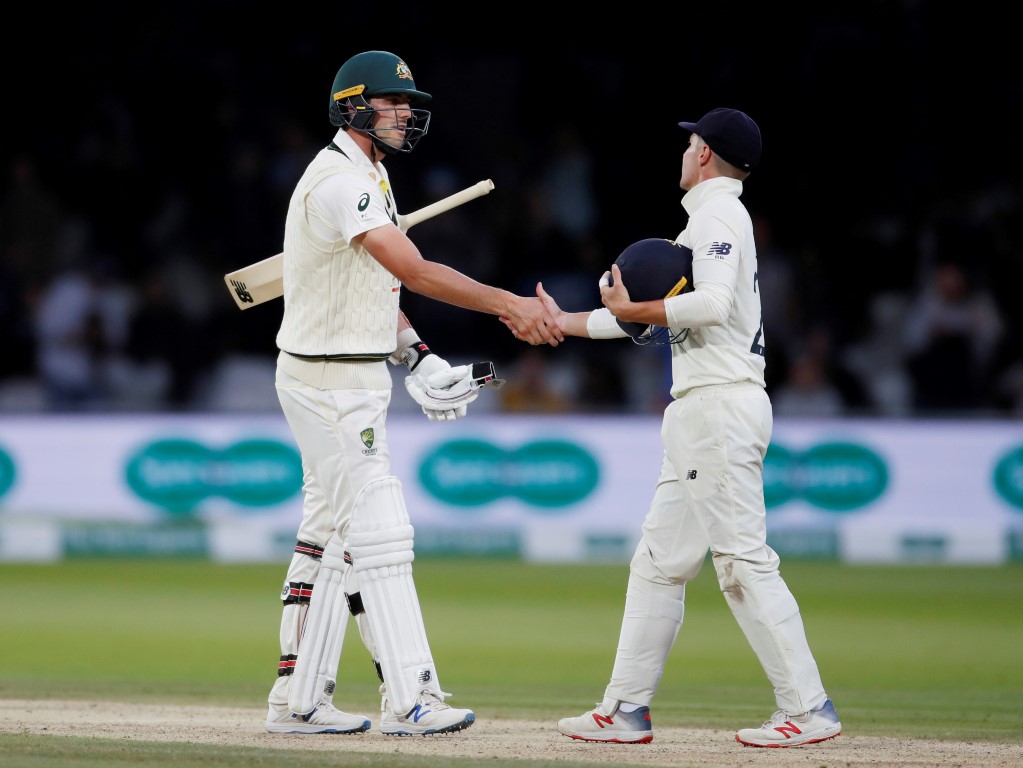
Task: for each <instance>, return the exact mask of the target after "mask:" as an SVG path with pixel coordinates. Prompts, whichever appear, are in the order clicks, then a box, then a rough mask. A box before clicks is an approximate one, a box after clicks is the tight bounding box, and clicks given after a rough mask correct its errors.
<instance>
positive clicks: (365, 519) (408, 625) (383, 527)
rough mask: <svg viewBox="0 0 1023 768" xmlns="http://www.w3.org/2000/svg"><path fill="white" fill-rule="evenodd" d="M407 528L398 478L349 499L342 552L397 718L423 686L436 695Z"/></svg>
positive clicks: (382, 480)
mask: <svg viewBox="0 0 1023 768" xmlns="http://www.w3.org/2000/svg"><path fill="white" fill-rule="evenodd" d="M412 539H413V530H412V526H411V525H410V524H409V517H408V511H407V510H406V509H405V500H404V497H403V495H402V491H401V483H400V482H399V481H398V478H396V477H393V476H387V477H383V478H380V479H379V480H374V481H373V482H372V483H370V484H368V485H367V486H366V487H365V488H363V490H362V492H361V493H360V494H359V497H358V499H356V501H355V509H354V510H353V512H352V522H351V526H350V528H349V541H348V551H349V553H350V554H351V556H352V567H353V568H354V569H355V571H356V573H357V575H358V579H359V592H360V594H361V595H362V604H363V606H364V607H365V609H366V613H365V616H364V618H363V621H365V622H368V623H369V627H370V630H371V632H372V635H373V639H374V642H375V645H376V648H377V652H378V654H379V658H378V659H376V661H377V663H378V664H379V665H380V669H381V671H382V674H383V678H384V683H385V685H386V686H387V692H388V702H389V703H390V705H391V708H392V710H393V711H394V713H395V714H396V715H399V716H402V715H404V714H405V713H407V712H408V711H409V710H410V709H412V707H413V706H415V700H416V696H418V694H419V692H420V691H422V690H423V689H424V688H429V689H430V690H432V691H435V692H436V693H438V695H440V683H439V682H438V680H437V669H436V667H435V666H434V663H433V655H432V654H431V652H430V644H429V642H428V641H427V639H426V628H425V626H424V624H423V615H422V611H421V609H420V606H419V596H418V595H417V594H416V586H415V583H414V582H413V580H412V560H413V559H414V557H415V555H414V554H413V552H412Z"/></svg>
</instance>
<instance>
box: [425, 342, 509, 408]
mask: <svg viewBox="0 0 1023 768" xmlns="http://www.w3.org/2000/svg"><path fill="white" fill-rule="evenodd" d="M434 358H436V355H431V356H430V357H428V358H426V359H425V360H424V361H423V363H422V364H420V365H419V366H417V368H416V372H415V373H413V374H412V375H410V376H406V377H405V388H406V389H407V390H408V392H409V394H410V395H411V396H412V399H413V400H415V401H416V402H417V403H419V405H420V406H421V407H422V409H423V413H425V414H426V417H427V418H428V419H429V420H430V421H454V420H455V419H459V418H461V417H463V416H465V414H466V412H467V407H468V405H469V403H471V402H472V401H473V400H475V399H476V398H477V397H479V393H480V389H482V388H483V387H486V386H492V387H501V386H502V385H503V384H504V379H498V378H497V376H496V374H495V373H494V364H493V363H489V362H487V363H474V364H472V365H459V366H457V367H455V368H452V367H451V366H449V365H448V364H447V363H446V362H445V361H443V360H439V362H440V363H441V365H438V364H437V363H432V365H430V366H429V368H430V370H428V371H426V372H425V375H424V372H422V371H421V370H420V369H421V368H423V367H424V366H426V364H427V363H431V361H432V360H433V359H434Z"/></svg>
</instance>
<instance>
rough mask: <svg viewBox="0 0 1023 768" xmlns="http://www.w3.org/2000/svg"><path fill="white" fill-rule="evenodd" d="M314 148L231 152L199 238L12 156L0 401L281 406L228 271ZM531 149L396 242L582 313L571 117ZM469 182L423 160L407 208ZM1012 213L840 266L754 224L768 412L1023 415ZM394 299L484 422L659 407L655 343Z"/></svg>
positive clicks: (262, 235) (110, 152) (108, 147)
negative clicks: (479, 364) (513, 169)
mask: <svg viewBox="0 0 1023 768" xmlns="http://www.w3.org/2000/svg"><path fill="white" fill-rule="evenodd" d="M107 138H108V141H107V142H106V143H104V144H101V145H99V146H96V147H94V148H93V150H94V151H95V153H96V154H95V156H94V158H93V160H94V162H97V163H104V164H107V166H108V167H107V169H106V170H107V172H109V173H116V172H118V171H120V172H122V173H125V174H129V173H131V172H132V168H133V163H132V159H131V152H132V145H131V142H130V136H128V137H118V136H110V137H107ZM318 140H322V137H318ZM317 144H318V141H316V140H313V139H312V138H311V137H309V136H305V135H303V134H302V133H301V132H300V131H298V130H297V129H296V130H294V132H293V133H288V134H286V135H284V136H283V137H282V142H281V144H280V145H279V146H278V147H277V148H276V150H275V152H274V153H266V152H260V151H259V150H258V149H257V148H255V147H253V146H246V145H240V146H238V147H237V148H236V149H235V150H234V153H233V156H232V158H231V174H230V175H229V176H228V178H226V179H225V180H224V183H226V184H227V185H229V186H230V187H231V189H230V191H228V192H226V193H225V197H224V199H225V200H227V201H230V202H231V203H233V205H232V206H231V207H232V208H235V210H227V211H221V212H220V213H221V215H222V216H223V217H224V218H225V219H226V221H225V222H224V223H225V225H226V226H225V227H223V228H222V229H223V230H224V232H223V233H212V232H205V233H203V234H202V236H201V237H198V238H197V237H196V230H197V228H200V226H201V225H200V220H201V219H202V218H203V216H204V215H205V214H204V212H203V211H202V210H201V207H200V203H198V202H197V201H196V200H194V198H192V197H190V196H189V195H186V194H183V193H180V192H179V191H177V190H174V189H170V190H167V191H166V192H165V197H164V198H163V199H162V200H161V204H160V205H159V206H158V207H157V208H156V209H155V210H153V211H152V212H151V213H150V214H149V215H148V216H146V215H144V214H143V212H141V211H139V210H137V209H133V206H132V200H131V199H130V195H129V194H126V195H125V196H124V197H123V198H121V199H108V200H106V201H105V203H104V204H105V205H107V206H109V207H111V208H112V209H113V210H112V213H113V214H114V215H113V218H114V221H113V222H111V223H110V224H109V226H111V227H113V230H112V231H111V232H106V233H104V232H101V231H100V228H101V225H100V220H99V219H97V218H95V217H91V216H90V215H89V214H88V212H82V211H69V210H67V209H66V207H64V206H63V205H62V203H61V200H60V197H59V195H57V194H56V193H55V191H54V190H53V189H52V188H50V187H48V186H47V184H46V182H45V180H44V179H43V178H41V176H40V173H39V172H38V168H37V166H36V163H35V162H34V161H33V158H32V157H31V156H28V155H21V156H18V157H17V158H15V160H14V161H13V162H12V163H11V164H10V166H9V167H8V168H7V169H6V172H7V173H6V178H5V182H6V183H5V189H4V191H3V200H2V208H0V248H2V251H0V252H2V255H3V258H2V262H0V270H2V275H0V317H2V323H3V328H4V329H5V339H6V342H5V350H6V353H5V354H4V355H3V356H2V358H0V360H2V368H0V410H3V411H7V412H26V411H97V410H102V411H125V410H136V411H138V410H152V411H166V410H186V411H204V410H209V411H223V410H263V409H267V410H276V408H277V404H276V399H275V396H274V394H273V387H272V382H273V363H274V357H275V354H276V348H275V345H274V336H275V334H276V327H277V323H278V321H279V318H280V309H281V307H280V300H275V301H272V302H267V303H266V304H264V305H259V306H256V307H252V308H250V309H248V310H245V311H240V310H238V309H237V308H236V306H235V304H234V302H233V301H232V299H231V297H230V295H229V293H228V291H227V288H226V286H225V285H224V282H223V274H224V273H225V272H227V271H230V270H231V269H234V268H237V267H241V266H244V265H245V264H248V263H251V262H253V261H256V260H258V259H259V258H260V257H263V256H266V255H272V254H271V253H269V252H268V250H267V249H268V247H269V246H272V245H273V244H274V243H277V242H279V237H277V236H275V234H274V233H275V231H279V230H280V228H281V226H282V221H281V212H282V211H283V210H284V201H285V196H286V195H287V194H288V193H289V191H290V184H291V183H292V182H293V181H294V180H295V178H297V174H299V173H300V172H301V167H302V163H303V161H304V159H305V158H307V157H309V156H311V153H313V152H314V151H315V150H316V149H317ZM82 149H83V151H84V149H85V148H84V147H83V148H82ZM547 151H548V155H547V157H546V158H545V160H544V161H543V162H540V163H538V164H537V165H536V167H537V168H538V169H541V170H542V173H540V174H539V175H538V176H537V178H536V179H534V180H531V183H530V184H526V185H525V186H524V187H523V188H522V190H521V191H520V192H519V194H518V195H517V196H516V195H514V194H511V193H508V192H505V191H503V190H502V194H501V196H497V195H495V197H494V201H495V203H496V202H497V200H498V199H500V198H501V197H503V198H505V199H507V200H508V202H507V203H506V204H498V205H493V206H490V205H486V204H484V203H482V202H475V201H474V202H473V203H469V204H466V205H465V206H462V207H461V208H458V209H455V210H453V211H451V212H448V213H446V214H444V215H442V216H439V217H437V218H436V219H434V220H431V221H430V222H428V223H423V224H421V225H420V226H419V227H418V230H417V231H413V232H412V233H411V234H412V236H413V237H414V239H415V240H416V242H417V244H418V245H419V247H420V249H421V250H422V251H423V253H424V254H425V255H426V256H427V257H428V258H431V259H434V260H438V261H442V262H444V263H447V264H450V265H452V266H454V267H456V268H458V269H460V270H462V271H464V272H466V273H467V274H470V275H472V276H474V277H477V278H478V279H480V280H483V281H487V282H492V283H495V284H498V285H503V286H505V287H508V288H510V289H512V290H517V291H520V292H523V293H528V292H531V291H532V287H533V285H535V281H536V280H540V281H542V282H543V283H544V286H545V288H546V289H547V291H548V292H550V293H551V294H552V295H554V296H556V297H557V298H558V299H559V301H560V302H561V303H562V305H563V306H564V307H566V308H569V309H583V308H587V307H593V306H597V305H598V303H599V294H598V292H597V289H596V282H597V278H598V277H599V275H600V274H601V273H602V272H603V270H604V269H606V268H607V267H608V265H609V264H610V263H611V262H612V261H613V260H614V258H615V256H616V253H615V251H614V248H613V244H612V243H608V242H606V241H605V240H604V239H603V238H602V236H601V233H600V230H599V226H598V222H599V221H600V220H601V217H602V216H603V215H605V212H604V211H602V210H601V209H602V205H605V204H606V203H605V202H604V201H602V200H600V199H599V198H598V197H597V196H596V194H595V189H596V188H597V187H596V184H595V180H594V178H593V168H594V164H595V158H594V157H593V155H592V154H591V153H590V152H589V151H587V148H586V146H585V145H584V144H583V143H582V142H581V140H580V137H579V136H578V135H577V134H576V133H575V132H573V130H572V129H571V127H570V126H567V125H566V126H562V127H561V128H560V129H559V130H558V131H557V132H556V133H555V134H554V135H553V136H552V137H551V143H550V146H549V147H548V150H547ZM474 181H476V179H470V178H464V177H461V176H459V175H458V174H457V173H456V172H455V171H454V170H453V169H451V168H449V167H446V166H435V167H430V168H428V170H427V171H426V172H425V173H424V174H423V176H422V180H421V184H422V190H421V192H420V193H419V201H423V202H425V201H428V200H434V199H439V198H440V197H443V196H446V195H448V194H451V193H452V192H454V191H456V190H458V189H460V188H462V187H464V186H468V185H469V184H471V183H473V182H474ZM126 184H127V180H126ZM399 189H400V188H399ZM516 197H517V198H518V199H516ZM1020 202H1021V201H1020V198H1019V197H1018V196H1016V195H1013V194H1009V193H1007V192H1006V191H1005V190H1000V189H991V190H987V191H985V193H984V194H981V195H978V196H976V197H975V198H972V199H969V200H963V201H958V203H957V204H956V205H954V206H950V207H949V208H948V209H947V210H943V211H938V212H937V213H936V214H935V216H934V217H933V218H932V219H929V220H926V221H921V222H916V223H915V224H914V223H911V222H909V221H899V220H894V221H884V222H877V223H876V224H875V226H874V227H873V228H872V229H868V230H865V231H862V232H860V233H858V235H857V238H856V239H857V241H858V243H857V245H856V249H855V253H852V254H850V253H849V252H848V249H847V248H845V247H843V248H841V249H836V251H837V252H835V253H832V252H829V249H828V248H827V247H826V246H824V245H822V244H819V243H813V242H784V241H783V240H781V239H780V238H779V237H778V233H777V232H776V230H775V226H774V224H773V222H772V220H771V218H769V217H768V216H767V215H762V214H756V219H755V228H756V233H757V238H758V243H759V264H760V284H761V286H762V296H763V312H764V321H765V327H766V342H767V350H768V358H767V360H768V368H767V370H768V377H769V389H770V392H771V395H772V398H773V400H774V404H775V411H776V415H778V416H780V417H804V416H805V417H833V416H845V415H856V416H879V417H880V416H883V417H915V416H947V415H955V416H977V415H986V416H991V415H1007V416H1014V417H1023V343H1021V342H1023V339H1021V337H1020V332H1019V329H1020V327H1021V324H1020V316H1019V312H1020V311H1019V308H1018V305H1014V304H1013V301H1012V299H1011V296H1010V292H1011V291H1012V289H1013V288H1014V287H1015V285H1018V284H1019V283H1018V282H1016V281H1009V280H996V279H994V278H995V276H996V274H997V272H996V271H995V270H994V267H997V266H998V260H1004V261H1005V262H1006V263H1009V264H1015V265H1016V269H1017V270H1018V269H1019V263H1020V261H1021V259H1023V253H1021V250H1020V238H1019V227H1020V224H1019V222H1020V221H1023V210H1021V205H1020ZM399 204H400V198H399ZM418 205H419V202H418V201H417V203H416V204H415V207H418ZM505 205H507V206H508V207H509V208H514V210H507V211H505V210H504V207H505ZM405 210H409V208H408V207H406V208H405ZM755 213H756V212H755ZM129 222H136V223H137V226H136V227H131V226H128V223H129ZM659 234H661V235H663V236H668V237H672V236H674V235H675V234H677V233H676V232H674V231H665V232H661V233H659ZM214 249H219V255H218V256H217V257H214ZM140 253H145V254H147V255H148V256H147V258H145V259H142V258H139V254H140ZM225 253H226V254H230V255H231V256H233V258H228V257H225V256H224V254H225ZM907 255H908V256H909V257H910V260H911V261H912V263H913V269H912V271H911V274H910V279H909V280H908V281H905V282H904V283H903V284H898V281H893V280H892V279H891V278H892V275H891V274H890V270H889V266H890V265H892V264H895V263H899V262H904V261H905V259H906V257H907ZM836 259H837V260H840V262H841V263H840V265H839V267H837V268H836V267H835V265H834V261H835V260H836ZM886 277H887V281H886V280H885V278H886ZM886 282H887V283H888V284H885V283H886ZM404 300H405V309H406V312H407V313H408V314H409V315H410V317H412V318H414V319H415V321H416V322H417V325H419V326H420V327H421V328H426V329H428V331H425V332H424V335H426V336H428V338H429V341H430V343H431V344H432V345H433V346H434V348H435V349H437V350H440V351H441V354H442V355H443V356H445V357H447V358H448V359H449V360H451V361H452V362H453V363H454V364H458V363H460V362H469V361H471V360H474V359H494V360H495V361H496V362H497V363H498V367H499V372H500V373H501V375H502V376H504V377H505V378H506V379H507V381H508V383H507V385H506V386H505V388H504V389H502V390H501V391H500V394H499V396H498V397H496V398H494V399H492V402H491V404H490V406H489V407H490V408H492V409H493V410H503V411H507V412H516V413H528V412H614V413H652V412H657V411H659V410H660V409H661V408H663V406H664V405H665V404H666V402H667V401H666V397H667V383H668V381H669V372H668V351H667V349H666V348H665V347H656V346H640V345H637V344H635V343H633V342H632V341H630V340H621V341H613V342H605V343H603V344H599V345H592V344H591V345H586V344H582V343H579V344H575V343H573V341H572V340H568V341H567V342H566V343H565V344H563V345H561V346H559V347H558V348H556V349H552V348H548V347H543V348H534V347H529V346H528V345H524V344H521V343H520V342H516V341H515V340H514V339H512V338H511V336H510V334H508V333H507V331H506V330H505V329H504V328H503V326H502V325H501V324H500V323H499V322H498V321H497V320H496V318H489V317H482V318H481V317H479V316H474V315H473V314H472V313H468V312H465V311H463V310H460V309H457V308H454V307H449V306H447V305H442V304H439V303H437V302H434V301H432V300H430V299H425V298H423V297H419V296H416V295H414V294H409V293H406V294H405V296H404ZM397 373H400V371H396V375H397ZM399 398H401V394H397V395H396V400H398V399H399ZM395 407H396V408H400V407H401V405H400V403H397V402H396V405H395Z"/></svg>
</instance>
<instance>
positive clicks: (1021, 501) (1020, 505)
mask: <svg viewBox="0 0 1023 768" xmlns="http://www.w3.org/2000/svg"><path fill="white" fill-rule="evenodd" d="M993 481H994V484H995V490H996V491H997V492H998V495H999V496H1001V497H1002V498H1003V499H1005V500H1006V501H1007V502H1009V504H1011V505H1012V506H1014V507H1015V508H1016V509H1018V510H1023V448H1016V449H1015V450H1012V451H1010V452H1009V453H1007V454H1005V455H1004V456H1003V457H1002V459H1001V460H1000V461H999V462H998V464H997V465H995V472H994V478H993Z"/></svg>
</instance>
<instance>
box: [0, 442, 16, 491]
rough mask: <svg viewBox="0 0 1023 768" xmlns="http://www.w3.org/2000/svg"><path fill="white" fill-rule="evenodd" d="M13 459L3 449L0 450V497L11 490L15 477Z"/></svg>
mask: <svg viewBox="0 0 1023 768" xmlns="http://www.w3.org/2000/svg"><path fill="white" fill-rule="evenodd" d="M17 474H18V473H17V469H16V468H15V466H14V459H12V458H11V456H10V454H9V453H7V451H5V450H4V449H3V448H0V497H2V496H3V495H4V494H5V493H7V492H8V491H9V490H11V487H12V486H13V485H14V480H15V478H16V477H17Z"/></svg>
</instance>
